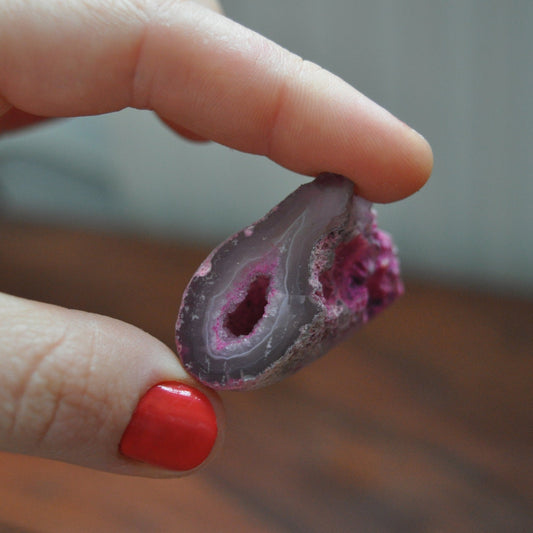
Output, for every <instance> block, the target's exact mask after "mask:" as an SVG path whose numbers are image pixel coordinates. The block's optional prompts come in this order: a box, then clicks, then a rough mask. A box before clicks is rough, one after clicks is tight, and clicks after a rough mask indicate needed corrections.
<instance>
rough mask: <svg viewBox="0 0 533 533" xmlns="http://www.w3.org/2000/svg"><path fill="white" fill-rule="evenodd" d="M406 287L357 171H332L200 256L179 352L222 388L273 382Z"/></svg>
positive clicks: (182, 314) (181, 319)
mask: <svg viewBox="0 0 533 533" xmlns="http://www.w3.org/2000/svg"><path fill="white" fill-rule="evenodd" d="M402 292H403V286H402V282H401V279H400V273H399V263H398V259H397V256H396V253H395V247H394V245H393V243H392V240H391V238H390V236H389V235H388V234H387V233H385V232H383V231H381V230H379V229H378V228H377V226H376V217H375V213H374V211H373V210H372V206H371V204H370V203H369V202H368V201H366V200H364V199H363V198H360V197H358V196H356V195H355V194H354V187H353V183H352V182H351V181H349V180H348V179H346V178H344V177H342V176H338V175H335V174H322V175H320V176H319V177H318V178H317V179H315V180H314V181H312V182H310V183H307V184H305V185H302V186H301V187H299V188H298V189H297V190H296V191H295V192H293V193H292V194H291V195H290V196H288V197H287V198H286V199H285V200H283V201H282V202H281V203H280V204H279V205H277V206H276V207H274V208H273V209H272V210H271V211H270V212H269V213H268V214H267V215H266V216H265V217H263V218H262V219H260V220H259V221H258V222H256V223H255V224H253V225H251V226H248V227H247V228H245V229H243V230H242V231H240V232H239V233H237V234H235V235H233V236H232V237H230V238H229V239H227V240H226V241H224V242H223V243H222V244H220V245H219V246H218V247H217V248H216V249H215V250H213V251H212V252H211V254H210V255H209V256H208V257H207V258H206V259H205V261H204V262H203V263H202V264H201V265H200V267H199V268H198V270H197V271H196V273H195V274H194V276H193V278H192V279H191V281H190V282H189V285H188V287H187V289H186V290H185V294H184V296H183V301H182V304H181V308H180V311H179V316H178V320H177V324H176V343H177V348H178V355H179V357H180V359H181V360H182V362H183V364H184V366H185V368H186V369H187V370H188V371H189V372H190V373H191V374H192V375H193V376H195V377H196V378H197V379H198V380H200V381H201V382H202V383H204V384H205V385H207V386H209V387H212V388H214V389H230V390H247V389H253V388H257V387H261V386H265V385H268V384H271V383H274V382H276V381H279V380H280V379H282V378H284V377H285V376H287V375H289V374H291V373H293V372H295V371H296V370H298V369H299V368H301V367H302V366H304V365H306V364H308V363H310V362H311V361H314V360H315V359H317V358H318V357H320V356H321V355H323V354H324V353H326V352H327V351H328V350H329V349H330V348H331V347H332V346H333V345H334V344H335V343H337V342H338V341H340V340H342V339H343V338H344V337H345V335H346V334H347V333H348V332H349V331H352V330H353V329H355V328H356V327H358V326H361V325H362V324H364V323H365V322H367V321H368V320H369V319H370V318H371V317H373V316H374V315H375V314H376V313H378V312H379V311H381V310H382V309H383V308H385V307H386V306H387V305H389V304H390V303H391V302H392V301H393V300H394V299H395V298H396V297H397V296H398V295H399V294H401V293H402Z"/></svg>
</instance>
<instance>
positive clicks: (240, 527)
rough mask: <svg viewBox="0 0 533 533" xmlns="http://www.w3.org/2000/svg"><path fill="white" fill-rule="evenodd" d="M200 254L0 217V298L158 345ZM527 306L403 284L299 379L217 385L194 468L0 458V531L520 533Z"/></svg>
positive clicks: (530, 494) (528, 449)
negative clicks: (205, 445)
mask: <svg viewBox="0 0 533 533" xmlns="http://www.w3.org/2000/svg"><path fill="white" fill-rule="evenodd" d="M204 255H205V250H198V249H193V248H190V247H184V246H180V245H177V244H175V243H168V242H166V243H165V242H156V241H154V240H150V239H148V238H140V237H135V238H133V237H125V236H113V235H105V234H98V233H94V232H87V231H80V230H72V229H62V228H52V227H44V226H39V225H36V224H30V223H22V222H14V221H7V220H4V221H0V290H3V291H5V292H9V293H12V294H17V295H20V296H24V297H28V298H34V299H40V300H44V301H48V302H53V303H56V304H60V305H64V306H68V307H74V308H80V309H84V310H88V311H94V312H97V313H102V314H108V315H111V316H113V317H116V318H120V319H122V320H125V321H128V322H130V323H132V324H135V325H137V326H139V327H141V328H143V329H145V330H146V331H148V332H150V333H151V334H153V335H155V336H156V337H158V338H160V339H162V340H163V341H164V342H166V343H167V344H168V345H170V346H173V327H174V320H175V316H176V313H177V309H178V305H179V301H180V295H181V293H182V291H183V289H184V287H185V284H186V282H187V280H188V279H189V277H190V275H191V274H192V273H193V271H194V270H195V268H196V266H197V265H198V264H199V262H200V261H201V260H202V259H203V257H204ZM532 375H533V302H532V301H528V300H526V299H522V300H521V299H512V298H509V297H502V296H499V295H496V294H486V293H485V294H482V293H476V292H473V291H469V290H466V289H452V288H446V287H439V286H436V285H432V284H428V283H426V284H423V283H417V282H414V281H411V282H409V281H408V282H407V294H406V295H405V296H404V297H403V298H402V299H401V300H400V301H399V302H398V303H396V304H395V305H394V306H393V307H392V308H391V309H389V310H388V311H386V312H385V313H384V314H383V315H382V316H380V317H378V318H376V319H375V321H374V322H373V323H372V324H370V325H369V326H367V327H366V328H365V329H364V330H361V331H360V332H357V333H356V334H355V335H353V337H351V338H350V339H349V340H348V341H346V342H345V343H344V344H342V345H341V346H340V347H338V348H337V349H335V350H333V351H332V352H331V353H330V354H328V355H327V356H326V357H324V358H323V359H321V360H319V361H318V362H316V363H315V364H313V365H312V366H310V367H309V368H306V369H304V370H303V371H301V372H300V373H299V374H297V375H296V376H294V377H292V378H290V379H288V380H286V381H284V382H283V383H280V384H278V385H275V386H273V387H270V388H267V389H263V390H260V391H257V392H250V393H225V394H223V395H222V396H223V398H224V400H225V403H226V406H227V418H228V432H227V438H226V443H225V447H224V449H223V451H222V453H221V454H220V455H219V456H218V458H217V459H216V460H215V461H214V462H213V463H212V464H211V465H210V466H209V467H208V468H207V469H206V470H205V471H203V472H201V473H199V474H198V475H196V476H194V477H189V478H184V479H180V480H145V479H139V478H132V477H122V476H116V475H110V474H105V473H102V472H93V471H90V470H87V469H83V468H79V467H75V466H72V465H66V464H61V463H57V462H52V461H45V460H40V459H35V458H30V457H24V456H14V455H7V454H3V455H1V454H0V531H2V532H8V531H12V532H58V531H59V532H63V531H65V532H78V531H80V532H85V531H87V532H92V531H95V532H107V531H110V532H115V531H116V532H122V531H128V532H137V531H139V532H156V531H157V532H158V531H164V532H166V531H169V532H173V531H177V532H186V533H187V532H193V533H194V532H241V531H242V532H258V533H260V532H302V533H313V532H317V533H318V532H320V533H322V532H457V533H462V532H465V533H466V532H502V533H503V532H523V533H526V532H531V531H533V512H532V501H533V500H532V498H533V483H532V479H533V470H532V466H533V465H532V451H533V446H532V445H533V438H532V428H533V413H532V406H533V395H532V392H531V381H532Z"/></svg>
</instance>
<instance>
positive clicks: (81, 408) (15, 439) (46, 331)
mask: <svg viewBox="0 0 533 533" xmlns="http://www.w3.org/2000/svg"><path fill="white" fill-rule="evenodd" d="M57 318H58V317H57V316H49V317H46V319H43V317H42V316H40V317H39V319H38V320H34V321H32V320H31V317H29V320H28V319H27V320H26V321H25V323H19V326H18V327H19V332H20V335H18V343H17V344H18V345H17V346H16V350H15V351H14V352H12V355H13V357H11V359H13V360H14V361H15V364H14V365H13V366H14V368H12V369H11V370H12V371H11V376H12V383H11V387H10V389H11V394H10V396H11V397H10V401H8V402H7V403H6V404H5V405H6V406H7V409H6V410H5V411H4V413H3V415H4V423H6V422H7V426H8V427H7V435H8V441H11V442H12V443H14V444H15V445H16V446H17V451H25V452H31V451H32V450H34V449H37V448H39V449H40V448H42V447H46V446H47V445H48V444H50V443H54V445H57V443H58V442H61V441H62V442H63V445H65V446H68V440H69V435H71V434H72V431H71V430H72V426H73V425H74V426H77V427H78V426H79V427H82V426H84V425H85V426H87V425H88V422H87V420H86V418H87V415H88V414H89V417H90V416H91V414H92V416H101V415H99V413H100V412H101V410H99V409H97V408H93V409H91V405H92V404H94V403H95V402H94V398H92V395H91V387H90V384H91V381H92V378H91V376H92V367H93V359H94V356H95V352H94V337H93V334H92V333H91V330H88V331H87V330H86V331H83V334H82V332H80V330H79V329H78V328H75V327H72V326H70V325H69V324H70V322H69V321H68V320H61V319H59V320H57ZM5 425H6V424H5ZM21 445H22V447H23V448H26V449H21Z"/></svg>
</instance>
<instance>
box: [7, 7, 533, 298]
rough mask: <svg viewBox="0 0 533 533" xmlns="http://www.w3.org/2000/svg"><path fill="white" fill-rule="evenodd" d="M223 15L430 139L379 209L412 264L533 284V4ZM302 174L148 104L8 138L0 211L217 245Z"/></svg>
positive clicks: (517, 287) (230, 10) (499, 282)
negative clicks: (419, 165) (181, 133)
mask: <svg viewBox="0 0 533 533" xmlns="http://www.w3.org/2000/svg"><path fill="white" fill-rule="evenodd" d="M223 4H224V8H225V10H226V13H227V15H228V16H229V17H231V18H233V19H235V20H237V21H238V22H241V23H242V24H244V25H247V26H249V27H251V28H252V29H254V30H257V31H258V32H260V33H263V34H264V35H266V36H267V37H269V38H271V39H273V40H275V41H277V42H278V43H280V44H281V45H283V46H285V47H287V48H289V49H290V50H292V51H294V52H295V53H297V54H299V55H301V56H303V57H305V58H307V59H310V60H312V61H314V62H316V63H318V64H320V65H322V66H324V67H325V68H327V69H328V70H331V71H333V72H334V73H336V74H338V75H339V76H341V77H342V78H344V79H346V80H347V81H348V82H350V83H351V84H353V85H354V86H356V87H357V88H358V89H360V90H361V91H362V92H364V93H365V94H367V95H368V96H369V97H371V98H372V99H374V100H376V101H377V102H379V103H380V104H381V105H383V106H384V107H386V108H388V109H389V110H390V111H392V112H393V113H394V114H396V115H397V116H398V117H400V118H401V119H402V120H404V121H405V122H407V123H408V124H410V125H411V126H413V127H414V128H415V129H417V130H418V131H420V132H421V133H422V134H423V135H424V136H425V137H426V138H427V139H428V140H429V141H430V143H431V144H432V146H433V150H434V154H435V169H434V173H433V177H432V179H431V180H430V182H429V184H428V185H427V187H425V188H424V189H423V190H422V191H421V192H420V193H419V194H417V195H415V196H414V197H412V198H410V199H408V200H406V201H403V202H400V203H398V204H395V205H386V206H379V207H378V211H379V217H380V224H381V226H383V227H384V228H385V229H388V230H389V231H390V232H392V233H393V234H394V237H395V239H396V241H397V243H398V245H399V247H400V250H401V258H402V262H403V265H404V270H405V271H406V272H407V273H408V274H411V275H416V276H417V277H424V278H427V279H439V280H443V281H450V282H453V283H461V284H468V285H470V286H476V287H481V288H491V289H494V288H495V289H498V290H511V291H514V292H526V293H528V294H529V293H531V291H532V290H533V273H532V266H533V246H532V245H531V243H532V240H531V237H530V230H531V228H532V227H533V209H532V208H531V203H532V202H533V179H532V174H533V150H532V143H533V53H532V39H531V27H532V26H533V3H532V2H531V1H530V0H514V1H510V2H498V1H495V0H461V1H458V0H457V1H449V2H427V1H425V0H402V1H397V0H372V1H368V0H365V1H356V0H332V1H328V2H324V1H318V0H311V1H310V0H307V1H305V2H304V1H299V0H295V1H293V2H284V1H281V0H271V1H270V2H250V1H249V0H225V1H224V2H223ZM303 181H305V178H302V177H301V176H297V175H294V174H292V173H290V172H288V171H286V170H284V169H282V168H279V167H278V166H276V165H275V164H273V163H271V162H269V161H268V160H266V159H264V158H259V157H254V156H250V155H245V154H240V153H237V152H235V151H232V150H229V149H227V148H224V147H220V146H217V145H207V146H206V145H199V146H197V145H194V144H191V143H189V142H187V141H184V140H182V139H180V138H177V137H176V136H175V135H174V134H173V133H172V132H171V131H170V130H168V129H167V128H166V127H165V126H164V125H162V124H161V123H160V122H159V121H158V120H157V119H156V118H154V117H153V116H152V115H151V114H150V113H147V112H139V111H134V110H128V111H123V112H120V113H117V114H114V115H108V116H102V117H90V118H84V119H73V120H64V121H58V122H56V123H55V124H53V125H49V126H47V127H45V128H37V129H34V130H32V131H31V132H24V133H23V134H19V135H15V136H9V137H6V138H3V139H2V140H1V143H0V210H2V211H3V212H4V213H8V214H15V215H23V216H25V215H29V216H31V217H38V218H41V219H42V218H43V217H44V218H45V219H48V220H51V221H54V222H57V221H59V222H62V223H68V224H74V225H77V226H80V225H81V226H89V227H97V228H103V229H111V230H120V231H127V232H131V233H137V234H138V233H142V234H148V235H156V236H162V237H165V238H167V237H169V238H172V239H178V240H179V241H181V242H183V241H185V242H194V243H200V244H214V243H216V242H217V241H219V240H221V239H222V238H224V237H225V236H227V235H228V234H230V233H232V232H233V231H236V230H238V229H240V228H242V227H243V226H245V225H247V224H249V223H250V222H252V221H254V220H256V219H257V218H259V217H260V216H262V215H263V214H264V213H265V212H266V211H267V210H268V209H270V208H271V207H272V206H273V205H275V204H276V203H278V202H279V201H280V200H281V199H282V198H283V197H285V196H286V194H288V193H289V192H290V191H292V190H293V189H294V188H295V187H296V186H297V185H299V184H300V183H302V182H303Z"/></svg>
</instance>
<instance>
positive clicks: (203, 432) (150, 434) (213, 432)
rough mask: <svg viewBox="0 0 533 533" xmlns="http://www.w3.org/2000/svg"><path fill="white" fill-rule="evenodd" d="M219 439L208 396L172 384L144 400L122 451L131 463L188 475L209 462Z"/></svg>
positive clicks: (124, 437)
mask: <svg viewBox="0 0 533 533" xmlns="http://www.w3.org/2000/svg"><path fill="white" fill-rule="evenodd" d="M216 437H217V419H216V415H215V411H214V409H213V406H212V405H211V402H210V401H209V399H208V398H207V396H206V395H205V394H204V393H203V392H200V391H199V390H197V389H195V388H194V387H191V386H189V385H185V384H183V383H177V382H171V381H169V382H164V383H159V384H158V385H155V386H154V387H152V388H151V389H150V390H149V391H148V392H147V393H146V394H145V395H144V396H143V397H142V398H141V399H140V401H139V403H138V405H137V407H136V408H135V411H134V413H133V415H132V417H131V420H130V422H129V424H128V427H127V428H126V430H125V431H124V434H123V435H122V439H121V441H120V445H119V449H120V452H121V453H122V454H123V455H125V456H126V457H129V458H130V459H135V460H137V461H142V462H144V463H149V464H151V465H154V466H160V467H162V468H166V469H168V470H179V471H185V470H191V469H193V468H195V467H197V466H198V465H200V464H202V463H203V462H204V461H205V459H207V457H208V455H209V453H210V452H211V449H212V448H213V445H214V444H215V440H216Z"/></svg>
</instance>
